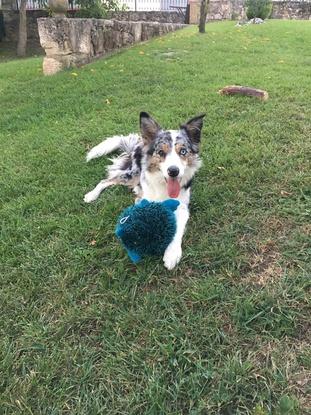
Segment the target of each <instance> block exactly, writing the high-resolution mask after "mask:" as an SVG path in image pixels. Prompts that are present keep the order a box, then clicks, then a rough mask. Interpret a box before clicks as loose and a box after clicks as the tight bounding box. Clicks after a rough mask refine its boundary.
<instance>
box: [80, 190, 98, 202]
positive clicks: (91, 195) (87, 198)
mask: <svg viewBox="0 0 311 415" xmlns="http://www.w3.org/2000/svg"><path fill="white" fill-rule="evenodd" d="M97 198H98V194H97V193H95V192H93V191H92V192H88V193H87V194H86V195H84V198H83V200H84V202H85V203H91V202H94V200H96V199H97Z"/></svg>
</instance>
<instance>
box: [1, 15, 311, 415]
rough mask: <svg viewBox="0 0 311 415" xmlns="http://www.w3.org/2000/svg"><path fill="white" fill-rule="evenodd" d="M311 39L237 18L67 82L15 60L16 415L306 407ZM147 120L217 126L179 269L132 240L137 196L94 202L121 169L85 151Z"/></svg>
mask: <svg viewBox="0 0 311 415" xmlns="http://www.w3.org/2000/svg"><path fill="white" fill-rule="evenodd" d="M310 38H311V26H310V23H309V22H303V21H289V22H286V21H269V22H267V23H266V24H265V25H258V26H255V25H254V26H247V27H243V28H240V29H238V28H236V27H234V22H226V23H215V24H208V25H207V33H206V35H199V34H198V33H197V28H196V27H189V28H187V29H185V30H182V31H178V32H176V33H173V34H170V35H168V36H166V37H163V38H157V39H154V40H152V41H151V42H148V43H144V44H140V45H137V46H135V47H133V48H131V49H128V50H125V51H123V52H121V53H119V54H117V55H115V56H112V57H110V58H108V59H106V60H99V61H97V62H95V63H93V64H91V65H88V66H85V67H83V68H80V69H75V70H70V71H66V72H63V73H61V74H58V75H56V76H54V77H44V76H43V75H42V71H41V66H42V60H41V58H32V59H26V60H22V61H19V60H16V61H10V62H7V63H2V64H1V65H0V93H1V101H0V114H1V116H0V117H1V129H0V134H1V142H0V146H1V159H0V166H1V187H0V192H1V199H0V200H1V222H2V223H1V253H0V255H1V293H0V295H1V297H0V311H1V320H0V327H1V336H0V356H1V357H0V359H1V366H0V373H1V376H0V408H1V409H0V413H1V414H34V415H37V414H47V415H52V414H53V415H56V414H57V415H58V414H77V415H78V414H79V415H82V414H85V415H86V414H87V415H90V414H111V415H116V414H148V415H158V414H165V415H173V414H174V415H179V414H192V415H197V414H202V415H203V414H204V415H213V414H224V415H225V414H226V415H229V414H232V415H233V414H253V415H265V414H278V415H280V414H282V415H283V414H307V413H310V412H309V411H310V410H311V409H310V408H311V398H310V396H311V386H310V378H311V377H310V375H311V351H310V340H311V335H310V332H311V325H310V286H311V284H310V275H311V265H310V231H311V227H310V212H311V207H310V201H311V192H310V184H311V180H310V158H311V154H310V149H311V146H310V136H311V128H310V120H311V107H310V64H311V55H310V47H309V46H310ZM228 84H241V85H248V86H254V87H257V88H262V89H266V90H267V91H268V92H269V95H270V99H269V100H268V101H267V102H264V103H263V102H260V101H258V100H254V99H250V98H246V97H222V96H219V95H218V94H217V91H218V89H220V88H221V87H223V86H225V85H228ZM141 110H144V111H148V112H150V113H151V114H152V115H153V116H154V117H155V118H156V119H158V121H159V122H160V123H161V124H162V125H163V126H164V127H166V128H176V127H177V126H178V125H179V123H182V122H184V121H185V120H187V119H188V118H190V117H191V116H193V115H196V114H198V113H202V112H206V113H207V116H206V123H205V127H204V131H203V140H202V158H203V160H204V166H203V167H202V169H201V170H200V172H199V173H198V175H197V177H196V180H195V183H194V186H193V195H192V203H191V218H190V221H189V224H188V229H187V233H186V235H185V238H184V245H183V253H184V254H183V258H182V261H181V263H180V265H179V266H178V267H177V268H176V269H175V270H174V271H173V272H168V271H166V270H165V268H164V266H163V265H162V260H161V259H155V260H146V261H144V262H142V263H140V264H139V265H138V266H137V267H135V266H133V265H132V264H131V263H130V261H129V259H128V257H127V256H126V254H125V252H124V250H123V249H122V248H121V246H120V244H119V243H118V241H117V240H116V238H115V236H114V228H115V223H116V220H117V216H118V214H119V213H120V212H121V210H122V209H123V208H125V207H126V206H128V205H129V204H131V203H132V202H133V197H132V195H131V194H129V192H128V191H127V190H126V189H125V188H121V187H119V188H113V189H109V190H107V191H106V193H104V194H103V195H102V197H101V198H100V199H99V200H98V201H97V202H96V203H95V204H92V205H86V204H84V203H83V202H82V199H83V195H84V193H85V192H87V191H88V190H90V189H91V188H92V187H93V186H94V185H95V184H97V182H98V181H99V180H100V179H101V178H102V176H103V174H104V170H105V166H106V165H107V164H108V163H109V162H108V161H107V160H104V159H100V160H96V161H93V162H91V163H89V164H86V163H85V161H84V156H85V153H86V151H87V149H88V148H90V147H91V146H93V145H95V144H97V143H98V142H100V141H101V139H102V138H104V137H106V136H111V135H113V134H127V133H130V132H133V131H138V114H139V112H140V111H141Z"/></svg>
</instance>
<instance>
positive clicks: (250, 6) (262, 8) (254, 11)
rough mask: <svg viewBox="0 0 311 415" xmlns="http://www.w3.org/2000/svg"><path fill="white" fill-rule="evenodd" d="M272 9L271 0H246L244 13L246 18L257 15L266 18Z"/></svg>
mask: <svg viewBox="0 0 311 415" xmlns="http://www.w3.org/2000/svg"><path fill="white" fill-rule="evenodd" d="M271 10H272V2H271V0H246V15H247V17H248V19H253V18H254V17H259V18H260V19H267V18H268V17H269V16H270V14H271Z"/></svg>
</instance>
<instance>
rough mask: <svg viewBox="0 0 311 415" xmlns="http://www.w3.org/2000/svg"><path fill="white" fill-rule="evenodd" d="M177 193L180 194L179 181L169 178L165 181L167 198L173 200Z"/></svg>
mask: <svg viewBox="0 0 311 415" xmlns="http://www.w3.org/2000/svg"><path fill="white" fill-rule="evenodd" d="M179 192H180V185H179V181H178V180H177V179H172V178H171V177H169V178H168V179H167V193H168V195H169V197H171V198H173V199H174V198H176V197H178V196H179Z"/></svg>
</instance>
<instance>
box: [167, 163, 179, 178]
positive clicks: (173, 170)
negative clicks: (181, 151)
mask: <svg viewBox="0 0 311 415" xmlns="http://www.w3.org/2000/svg"><path fill="white" fill-rule="evenodd" d="M167 173H168V175H169V176H170V177H177V176H178V175H179V168H178V167H177V166H171V167H169V168H168V169H167Z"/></svg>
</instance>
